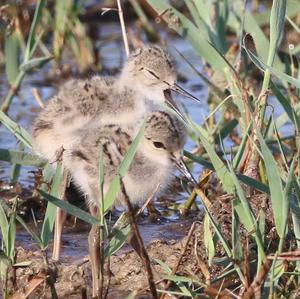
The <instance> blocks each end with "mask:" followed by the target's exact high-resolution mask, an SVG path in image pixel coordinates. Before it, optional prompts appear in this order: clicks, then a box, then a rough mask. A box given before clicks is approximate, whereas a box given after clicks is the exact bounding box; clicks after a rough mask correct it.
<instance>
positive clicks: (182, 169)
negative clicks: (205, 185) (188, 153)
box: [173, 158, 197, 186]
mask: <svg viewBox="0 0 300 299" xmlns="http://www.w3.org/2000/svg"><path fill="white" fill-rule="evenodd" d="M173 162H174V164H175V165H176V167H177V169H178V170H179V171H180V173H181V174H182V175H183V176H184V177H185V178H186V179H187V180H188V181H189V182H191V183H192V184H193V185H194V186H197V181H196V180H195V178H194V177H193V175H192V174H191V172H190V171H189V169H188V168H187V166H186V165H185V163H184V161H183V159H182V158H180V159H174V160H173Z"/></svg>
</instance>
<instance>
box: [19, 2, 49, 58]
mask: <svg viewBox="0 0 300 299" xmlns="http://www.w3.org/2000/svg"><path fill="white" fill-rule="evenodd" d="M45 3H46V1H45V0H39V2H38V3H37V6H36V8H35V12H34V16H33V20H32V23H31V27H30V32H29V36H28V40H27V45H26V50H25V56H24V61H28V60H29V59H30V57H31V55H32V54H33V53H32V49H33V47H34V44H35V40H36V27H37V24H38V22H39V20H40V18H41V15H42V10H43V8H44V6H45Z"/></svg>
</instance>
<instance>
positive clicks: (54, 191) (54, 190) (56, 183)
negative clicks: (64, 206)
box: [41, 162, 64, 247]
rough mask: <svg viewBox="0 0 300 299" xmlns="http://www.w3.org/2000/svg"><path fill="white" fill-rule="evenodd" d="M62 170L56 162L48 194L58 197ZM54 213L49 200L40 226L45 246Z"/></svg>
mask: <svg viewBox="0 0 300 299" xmlns="http://www.w3.org/2000/svg"><path fill="white" fill-rule="evenodd" d="M63 174H64V171H63V168H62V164H61V162H58V163H57V166H56V172H55V175H54V179H53V183H52V186H51V192H50V195H53V196H56V197H59V196H60V191H61V190H60V187H61V184H62V181H63V177H64V175H63ZM55 215H56V206H55V205H54V204H53V203H51V202H49V203H48V205H47V209H46V213H45V217H44V222H43V227H42V232H41V239H42V242H43V246H44V247H47V245H48V243H49V240H50V237H51V233H52V231H53V226H54V221H55Z"/></svg>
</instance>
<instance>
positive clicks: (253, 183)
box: [184, 151, 270, 194]
mask: <svg viewBox="0 0 300 299" xmlns="http://www.w3.org/2000/svg"><path fill="white" fill-rule="evenodd" d="M184 156H185V157H187V158H189V159H191V160H192V161H194V162H196V163H198V164H200V165H202V166H204V167H205V168H207V169H210V170H215V168H214V166H213V164H212V163H210V162H209V161H207V160H205V159H204V158H202V157H199V156H195V155H193V154H192V153H190V152H188V151H184ZM237 177H238V179H239V180H240V181H241V182H242V183H244V184H246V185H248V186H250V187H253V188H254V189H256V190H258V191H261V192H264V193H266V194H270V189H269V187H268V186H267V185H265V184H263V183H262V182H259V181H257V180H255V179H253V178H250V177H249V176H246V175H244V174H237Z"/></svg>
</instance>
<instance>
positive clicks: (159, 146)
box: [153, 141, 165, 148]
mask: <svg viewBox="0 0 300 299" xmlns="http://www.w3.org/2000/svg"><path fill="white" fill-rule="evenodd" d="M153 145H154V146H155V147H156V148H164V147H165V146H164V145H163V143H161V142H158V141H154V142H153Z"/></svg>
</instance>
